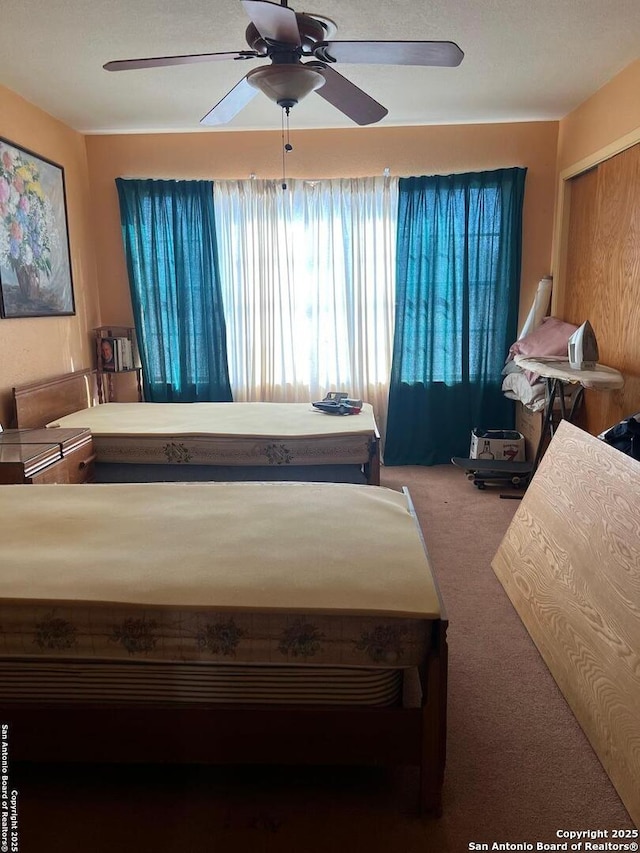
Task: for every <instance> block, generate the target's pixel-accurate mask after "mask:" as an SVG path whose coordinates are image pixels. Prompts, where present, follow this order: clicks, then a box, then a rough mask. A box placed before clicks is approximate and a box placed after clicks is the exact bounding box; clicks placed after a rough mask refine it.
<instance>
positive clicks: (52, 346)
mask: <svg viewBox="0 0 640 853" xmlns="http://www.w3.org/2000/svg"><path fill="white" fill-rule="evenodd" d="M0 136H2V137H4V138H5V139H7V140H8V141H9V142H13V143H15V144H16V145H19V146H23V147H24V148H27V149H29V150H30V151H34V152H35V153H37V154H41V155H42V156H43V157H46V158H47V159H48V160H51V161H53V162H55V163H57V164H59V165H61V166H62V167H63V168H64V173H65V187H66V196H67V215H68V221H69V239H70V246H71V270H72V276H73V284H74V295H75V305H76V314H75V316H71V317H33V318H21V319H9V320H7V319H0V423H2V424H3V426H5V427H7V426H8V425H9V424H10V421H11V418H12V415H13V413H12V406H11V389H12V388H13V386H14V385H23V384H25V383H28V382H36V381H38V380H40V379H45V378H48V377H50V376H56V375H58V374H60V373H66V372H67V371H70V370H79V369H81V368H83V367H87V366H90V365H91V364H92V356H93V349H92V348H91V343H90V336H89V332H88V330H90V329H91V328H93V327H94V326H96V325H98V324H99V304H98V290H97V279H96V269H95V256H94V253H93V240H92V236H93V235H92V233H91V226H90V221H89V211H90V203H89V182H88V173H87V157H86V149H85V139H84V137H83V136H82V134H80V133H76V132H75V131H73V130H71V129H70V128H69V127H67V126H66V125H64V124H62V123H61V122H59V121H57V120H56V119H54V118H52V117H51V116H50V115H48V114H47V113H44V112H42V110H40V109H38V108H37V107H34V106H33V105H32V104H30V103H28V102H27V101H25V100H23V99H22V98H20V97H19V96H18V95H16V94H15V93H13V92H11V91H10V90H9V89H6V88H4V87H3V86H0Z"/></svg>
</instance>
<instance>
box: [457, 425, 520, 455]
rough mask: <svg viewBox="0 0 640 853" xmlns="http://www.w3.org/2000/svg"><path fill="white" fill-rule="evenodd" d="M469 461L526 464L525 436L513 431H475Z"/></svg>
mask: <svg viewBox="0 0 640 853" xmlns="http://www.w3.org/2000/svg"><path fill="white" fill-rule="evenodd" d="M469 459H496V460H498V461H502V462H524V460H525V450H524V436H523V435H522V433H520V432H517V431H516V430H513V429H474V430H473V432H472V433H471V449H470V450H469Z"/></svg>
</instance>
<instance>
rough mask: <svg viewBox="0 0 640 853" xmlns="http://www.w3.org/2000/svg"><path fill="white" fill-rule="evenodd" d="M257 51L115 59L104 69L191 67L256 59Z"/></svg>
mask: <svg viewBox="0 0 640 853" xmlns="http://www.w3.org/2000/svg"><path fill="white" fill-rule="evenodd" d="M259 57H260V54H259V53H256V52H255V50H234V51H228V52H226V53H191V54H187V55H186V56H152V57H149V58H147V59H115V60H113V62H107V63H106V64H105V65H103V66H102V67H103V68H104V69H105V70H106V71H129V70H131V69H133V68H161V67H162V66H165V65H191V64H193V63H195V62H216V61H218V60H220V59H254V58H259Z"/></svg>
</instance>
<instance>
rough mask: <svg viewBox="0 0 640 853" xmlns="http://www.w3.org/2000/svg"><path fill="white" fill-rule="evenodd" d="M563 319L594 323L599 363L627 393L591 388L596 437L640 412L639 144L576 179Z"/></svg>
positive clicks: (589, 407) (591, 426)
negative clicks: (614, 371) (610, 370)
mask: <svg viewBox="0 0 640 853" xmlns="http://www.w3.org/2000/svg"><path fill="white" fill-rule="evenodd" d="M564 319H565V320H568V321H569V322H572V323H578V324H579V323H582V322H584V320H589V321H590V322H591V325H592V326H593V328H594V330H595V333H596V337H597V339H598V346H599V350H600V362H601V363H602V364H607V365H609V366H610V367H615V368H616V369H617V370H619V371H620V372H621V373H622V374H623V375H624V377H625V385H624V388H623V389H622V390H621V391H615V392H610V393H603V392H598V391H587V393H586V395H585V400H586V406H585V410H586V412H585V422H584V423H585V429H587V431H588V432H590V433H592V434H594V435H597V434H598V433H599V432H601V431H602V430H604V429H606V428H607V427H609V426H612V425H613V424H614V423H617V421H619V420H620V419H621V418H623V417H626V416H627V415H630V414H633V413H634V412H637V411H639V410H640V338H639V337H638V329H639V328H640V145H634V146H633V147H632V148H629V149H627V150H626V151H623V152H622V153H620V154H618V155H616V156H615V157H612V158H611V159H609V160H606V161H605V162H604V163H601V164H600V165H599V166H598V167H597V168H596V169H593V170H591V171H590V172H587V173H585V174H582V175H579V176H578V177H576V178H574V179H572V181H571V213H570V219H569V239H568V248H567V263H566V286H565V296H564Z"/></svg>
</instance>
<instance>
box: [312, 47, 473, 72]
mask: <svg viewBox="0 0 640 853" xmlns="http://www.w3.org/2000/svg"><path fill="white" fill-rule="evenodd" d="M315 55H316V56H317V57H318V59H321V60H322V61H326V62H331V61H332V60H333V61H335V62H357V63H362V64H364V65H442V66H447V67H454V66H456V65H460V63H461V62H462V57H463V56H464V53H463V52H462V51H461V50H460V48H459V47H458V45H457V44H455V42H452V41H330V42H327V43H326V44H323V45H319V47H318V49H317V50H316V51H315Z"/></svg>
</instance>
